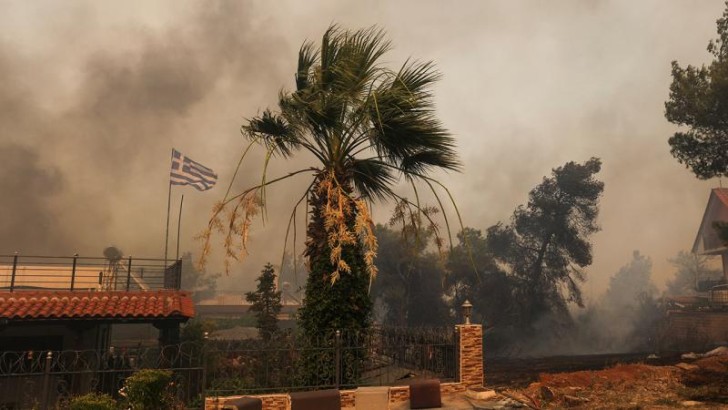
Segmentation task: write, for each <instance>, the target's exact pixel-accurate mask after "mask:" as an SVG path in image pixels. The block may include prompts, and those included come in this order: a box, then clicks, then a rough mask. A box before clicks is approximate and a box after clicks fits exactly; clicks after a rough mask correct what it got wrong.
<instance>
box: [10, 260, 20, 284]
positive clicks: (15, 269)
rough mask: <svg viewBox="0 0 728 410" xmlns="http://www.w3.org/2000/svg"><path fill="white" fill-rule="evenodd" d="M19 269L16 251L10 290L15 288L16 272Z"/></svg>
mask: <svg viewBox="0 0 728 410" xmlns="http://www.w3.org/2000/svg"><path fill="white" fill-rule="evenodd" d="M17 269H18V252H15V255H13V273H12V276H10V291H11V292H12V291H13V290H14V289H15V272H16V271H17Z"/></svg>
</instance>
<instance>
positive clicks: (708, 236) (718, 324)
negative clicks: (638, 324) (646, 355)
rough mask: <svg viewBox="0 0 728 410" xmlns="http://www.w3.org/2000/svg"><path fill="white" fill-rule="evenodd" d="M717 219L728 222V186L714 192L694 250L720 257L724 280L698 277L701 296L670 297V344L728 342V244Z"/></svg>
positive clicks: (688, 345)
mask: <svg viewBox="0 0 728 410" xmlns="http://www.w3.org/2000/svg"><path fill="white" fill-rule="evenodd" d="M715 222H728V189H726V188H714V189H712V190H711V191H710V197H709V198H708V204H707V205H706V207H705V212H704V213H703V218H702V220H701V222H700V227H699V228H698V233H697V235H696V237H695V242H694V243H693V248H692V252H693V253H695V254H699V255H707V256H716V257H717V256H720V258H721V264H722V267H723V278H722V280H717V281H716V280H706V279H705V278H695V279H696V280H695V288H696V291H697V292H698V293H697V295H692V296H678V297H669V298H666V302H667V312H666V313H667V317H666V327H665V335H667V336H668V345H669V347H672V348H676V349H681V350H682V349H704V348H707V347H710V346H715V345H722V344H728V285H726V283H728V246H726V243H725V242H724V241H723V240H721V239H720V238H719V237H718V232H717V230H716V229H715V227H714V223H715Z"/></svg>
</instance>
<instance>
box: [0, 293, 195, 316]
mask: <svg viewBox="0 0 728 410" xmlns="http://www.w3.org/2000/svg"><path fill="white" fill-rule="evenodd" d="M194 315H195V308H194V305H193V303H192V299H191V298H190V296H189V294H188V293H187V292H183V291H178V290H158V291H147V292H144V291H134V292H105V291H99V292H92V291H84V292H78V291H76V292H71V291H53V290H43V291H28V292H25V291H23V292H12V293H11V292H0V318H6V319H13V320H18V319H25V320H46V319H157V318H160V319H161V318H190V317H193V316H194Z"/></svg>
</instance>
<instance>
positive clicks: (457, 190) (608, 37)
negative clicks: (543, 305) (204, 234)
mask: <svg viewBox="0 0 728 410" xmlns="http://www.w3.org/2000/svg"><path fill="white" fill-rule="evenodd" d="M722 10H723V2H722V1H718V0H716V1H701V2H691V1H662V0H660V1H658V0H655V1H640V2H633V1H628V0H624V1H608V2H607V1H598V0H594V1H559V2H540V1H518V2H510V1H509V2H506V1H500V2H496V1H487V2H486V1H470V2H465V1H461V2H457V3H454V4H450V5H446V4H445V3H443V2H438V1H429V2H423V1H407V2H405V1H401V2H385V1H381V2H354V1H346V2H341V1H306V2H300V1H286V2H284V1H276V2H266V1H239V2H180V1H174V2H172V1H168V2H149V1H138V2H118V3H113V2H92V1H88V2H81V1H67V2H52V1H33V2H21V1H16V2H7V1H6V2H2V3H1V4H0V167H1V168H0V169H1V170H2V173H0V254H9V253H12V252H13V251H16V250H17V251H20V252H21V253H23V254H52V255H60V254H63V255H66V254H72V253H74V252H78V253H79V254H81V255H86V256H100V255H101V251H102V249H103V248H104V247H105V246H108V245H111V244H114V245H116V246H118V247H120V248H121V249H123V250H124V251H125V253H126V254H131V255H135V256H148V257H160V256H161V255H162V254H163V251H164V230H165V215H166V204H167V186H168V185H167V184H168V175H169V166H170V159H169V157H170V151H171V148H172V147H175V148H176V149H178V150H179V151H181V152H183V153H185V154H187V155H189V156H190V157H192V158H193V159H195V160H197V161H199V162H201V163H203V164H205V165H207V166H209V167H211V168H213V169H215V170H216V171H217V172H218V174H219V175H220V180H219V185H218V186H217V187H216V188H215V189H213V190H212V191H208V192H204V193H200V192H197V191H195V190H194V189H192V188H190V187H176V188H175V189H174V191H173V197H172V209H173V213H172V224H171V231H172V235H171V238H172V240H171V243H170V248H171V249H174V247H175V242H174V237H175V230H176V208H177V206H178V204H179V197H180V195H181V194H182V193H185V210H184V218H183V226H182V238H181V249H182V251H187V250H189V251H192V252H193V253H196V252H197V251H198V250H199V245H198V244H197V243H196V242H195V241H194V239H193V237H194V235H195V234H197V233H199V232H200V231H201V230H202V228H203V226H204V225H205V224H206V222H207V219H208V217H209V214H210V209H211V207H212V205H213V203H214V202H215V201H217V200H220V199H221V198H222V196H223V195H224V191H225V188H226V186H227V184H228V183H229V181H230V178H231V176H232V173H233V171H234V166H235V164H236V163H237V160H238V158H239V155H240V153H241V151H242V148H243V147H244V141H243V140H242V138H241V136H240V134H239V132H238V130H239V127H240V125H241V124H242V123H243V121H244V119H245V118H246V117H251V116H253V115H254V114H256V113H257V112H258V111H259V110H262V109H264V108H266V107H268V106H273V105H274V104H275V102H276V99H277V94H278V92H279V90H280V89H281V88H288V89H290V88H292V87H293V73H294V69H295V64H296V53H297V51H298V48H299V46H300V45H301V43H302V42H303V41H304V40H305V39H312V40H316V39H319V38H320V36H321V34H322V33H323V31H324V30H325V29H326V27H327V26H328V25H329V24H330V23H332V22H336V23H339V24H341V25H342V26H344V27H346V28H360V27H366V26H370V25H378V26H380V27H382V28H384V29H385V30H386V31H387V32H388V33H389V38H390V39H391V40H392V42H393V44H394V45H395V50H394V51H393V52H391V53H390V54H389V55H388V57H387V59H388V61H389V62H391V65H392V66H394V67H398V66H399V65H401V64H402V62H403V61H404V60H405V59H406V58H407V57H410V56H412V57H414V58H417V59H421V60H434V61H435V62H436V63H437V66H438V68H439V69H440V71H441V72H442V73H443V75H444V78H443V80H442V81H441V82H440V84H439V85H438V86H437V88H436V92H435V96H436V102H437V105H438V112H439V116H440V118H441V120H442V121H443V122H444V124H445V125H446V126H447V127H448V128H449V129H450V130H451V131H452V133H453V134H454V135H455V136H456V137H457V140H458V141H459V151H460V153H461V156H462V160H463V162H464V172H463V173H462V174H443V175H439V178H440V180H441V181H442V182H444V183H445V184H446V185H447V186H449V187H450V188H451V189H452V192H453V194H454V196H455V198H456V199H457V201H458V204H459V206H460V209H461V211H462V214H463V216H464V222H465V224H466V225H468V226H472V227H475V228H479V229H485V228H487V227H488V226H490V225H492V224H494V223H496V222H497V221H499V220H507V219H508V218H509V217H510V214H511V212H512V211H513V209H514V208H515V206H517V205H518V204H520V203H524V202H525V201H526V199H527V193H528V191H529V190H530V189H531V188H532V187H534V186H535V185H536V184H538V183H539V182H540V181H541V179H542V177H543V176H544V175H548V174H549V173H550V170H551V168H553V167H556V166H560V165H562V164H563V163H565V162H566V161H569V160H575V161H579V162H581V161H584V160H586V159H588V158H589V157H592V156H597V157H600V158H602V160H603V163H604V167H603V171H602V172H601V173H600V177H601V179H602V180H603V181H605V183H606V189H605V194H604V197H603V200H602V202H601V215H600V219H599V220H600V223H601V225H602V227H603V231H602V232H600V233H599V234H597V235H596V236H595V237H594V250H595V259H594V264H593V265H592V267H591V268H589V270H588V272H589V275H590V277H589V280H588V282H587V284H586V285H585V290H586V292H587V294H591V295H595V294H597V293H599V292H601V291H602V290H603V289H604V288H605V287H606V285H607V284H608V281H609V277H610V275H612V274H614V272H616V271H617V270H618V269H619V267H620V266H623V265H624V264H625V263H626V261H628V260H629V258H630V257H631V255H632V252H633V250H634V249H639V250H640V251H641V252H642V253H643V254H645V255H649V256H650V257H651V258H652V261H653V263H654V268H653V270H654V278H655V279H656V281H657V283H658V285H661V284H662V283H663V282H664V281H665V280H666V278H667V277H669V276H671V275H672V274H673V268H672V267H671V266H670V265H669V264H668V262H667V260H666V259H667V258H669V257H672V256H674V255H675V254H676V253H677V252H678V251H679V250H682V249H689V247H690V246H691V245H692V241H693V240H694V238H695V234H696V232H697V229H698V224H699V222H700V218H701V216H702V212H703V209H704V206H705V203H706V201H707V198H708V194H709V188H711V187H714V186H717V185H718V181H708V182H701V181H698V180H697V179H695V178H694V177H693V176H692V174H691V173H690V172H689V171H688V170H686V169H684V168H683V167H682V166H681V165H679V164H678V163H677V162H676V161H675V160H674V159H673V158H672V157H671V156H670V154H669V147H668V145H667V138H668V137H669V136H670V135H671V134H672V132H673V131H674V127H673V126H671V125H670V124H668V123H667V121H666V120H665V119H664V117H663V110H664V108H663V103H664V101H665V100H666V99H667V96H668V86H669V84H670V80H671V77H670V61H672V60H678V61H680V63H681V64H683V65H685V64H688V63H691V64H701V63H703V62H706V61H708V59H709V55H708V53H707V52H706V51H705V47H706V45H707V43H708V40H709V39H711V38H713V37H714V36H715V20H716V19H717V18H718V17H719V16H720V14H721V12H722ZM261 157H262V153H261V152H260V151H258V152H257V153H256V155H255V158H253V159H251V161H248V162H247V163H246V164H245V165H244V167H243V169H242V170H241V173H242V174H241V175H242V177H240V178H239V180H238V181H237V183H236V187H237V188H241V187H244V186H246V185H250V184H253V183H258V182H259V181H260V178H261V175H260V173H261V162H262V161H261ZM303 164H305V161H303V160H299V161H298V162H297V163H283V162H278V163H276V164H274V165H273V166H272V167H271V169H270V171H269V177H272V176H275V175H279V174H282V173H284V172H286V171H287V170H292V169H295V168H296V167H297V166H301V165H303ZM303 187H304V185H302V180H294V181H292V182H291V183H288V184H284V185H280V186H278V187H275V188H271V189H269V191H268V192H269V211H268V214H269V219H268V221H267V222H266V224H265V225H263V224H262V223H261V222H260V220H258V221H256V224H255V225H254V228H253V232H252V236H251V247H250V257H249V258H248V259H247V260H246V261H245V262H243V263H241V264H239V265H237V266H235V267H234V270H233V273H232V274H231V276H230V277H228V278H223V279H222V281H223V283H222V286H220V288H223V289H226V290H243V289H247V288H249V287H250V286H251V284H252V283H253V281H254V279H255V277H256V276H257V274H258V272H259V271H260V269H261V268H262V265H263V263H264V262H265V261H268V260H271V261H273V262H274V263H275V262H276V261H278V260H279V259H280V257H281V252H282V248H283V236H284V233H285V222H287V220H288V216H289V212H290V210H291V206H292V205H293V202H294V200H295V199H297V198H298V197H299V196H300V192H299V191H300V190H301V189H303ZM401 192H402V193H403V194H405V195H410V196H411V194H409V193H408V190H407V189H406V188H405V187H404V186H403V188H402V190H401ZM390 208H391V207H390V206H386V205H385V206H381V207H379V209H378V211H377V213H376V220H377V221H379V222H384V221H386V219H387V218H388V215H389V211H390ZM302 230H303V227H301V231H302ZM171 253H172V254H174V251H172V252H171ZM219 259H220V257H219V253H218V256H213V259H212V262H211V266H210V269H211V270H213V271H214V270H219V267H220V266H221V263H220V260H219Z"/></svg>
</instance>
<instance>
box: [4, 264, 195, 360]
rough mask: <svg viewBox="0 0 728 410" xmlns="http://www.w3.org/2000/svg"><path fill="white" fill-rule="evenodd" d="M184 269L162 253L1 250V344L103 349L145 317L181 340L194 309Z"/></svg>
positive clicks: (167, 337)
mask: <svg viewBox="0 0 728 410" xmlns="http://www.w3.org/2000/svg"><path fill="white" fill-rule="evenodd" d="M180 273H181V264H180V262H179V261H177V262H174V263H171V264H169V265H168V264H167V261H164V260H159V259H132V258H128V259H126V260H124V261H123V263H122V261H120V260H119V261H108V260H106V259H103V258H81V257H78V256H77V255H76V256H73V257H67V258H63V257H61V258H58V257H52V258H51V257H21V256H19V255H12V256H0V351H29V350H33V351H60V350H105V349H108V348H109V347H110V341H111V339H112V335H113V334H123V333H124V330H125V329H124V328H125V327H128V328H131V327H134V326H137V327H138V326H139V325H147V326H149V327H152V328H154V329H156V332H157V334H158V335H157V340H158V343H159V344H160V345H168V344H175V343H178V342H179V329H180V324H182V323H184V322H186V321H187V320H188V319H190V318H191V317H193V316H194V315H195V310H194V305H193V302H192V298H191V297H190V294H189V293H188V292H185V291H183V290H180V289H179V284H180Z"/></svg>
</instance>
